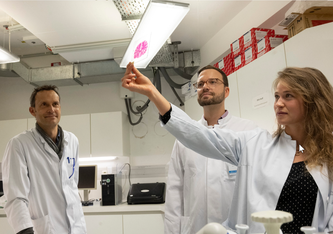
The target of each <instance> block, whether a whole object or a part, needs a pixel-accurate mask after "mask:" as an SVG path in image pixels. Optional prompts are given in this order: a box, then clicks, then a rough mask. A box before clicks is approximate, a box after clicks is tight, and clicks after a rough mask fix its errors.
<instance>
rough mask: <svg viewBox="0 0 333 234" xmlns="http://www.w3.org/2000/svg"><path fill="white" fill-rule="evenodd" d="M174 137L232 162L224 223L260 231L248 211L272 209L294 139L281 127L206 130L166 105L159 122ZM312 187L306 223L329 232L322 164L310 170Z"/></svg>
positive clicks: (331, 207) (330, 197) (331, 193)
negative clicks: (165, 116) (164, 119)
mask: <svg viewBox="0 0 333 234" xmlns="http://www.w3.org/2000/svg"><path fill="white" fill-rule="evenodd" d="M164 127H165V128H166V129H167V130H168V131H169V132H170V133H171V134H173V135H174V136H175V137H176V138H177V139H178V140H179V141H180V142H182V143H183V144H184V145H185V146H186V147H189V148H191V149H192V150H194V151H196V152H198V153H201V154H204V155H205V156H207V157H210V158H214V159H221V160H223V161H226V162H229V163H232V164H234V165H238V171H237V178H236V185H235V190H234V196H233V200H232V204H231V209H230V213H229V218H228V219H227V221H225V222H224V225H225V226H227V227H229V228H232V229H235V225H236V224H237V223H244V224H248V225H249V226H250V233H263V232H264V226H263V225H262V224H260V223H256V222H252V221H251V214H252V213H254V212H258V211H264V210H275V208H276V205H277V202H278V198H279V196H280V193H281V191H282V187H283V185H284V183H285V181H286V179H287V177H288V174H289V172H290V169H291V167H292V164H293V160H294V155H295V151H296V141H294V140H292V139H291V137H290V136H289V135H287V134H286V133H285V132H283V133H282V135H281V136H280V137H275V138H273V137H272V136H271V135H270V134H269V133H268V132H267V131H266V130H263V129H259V128H257V129H255V130H252V131H244V132H233V131H230V130H226V129H220V128H215V129H207V128H206V127H204V126H202V125H201V124H199V123H197V122H196V121H193V120H191V119H190V118H189V117H188V116H187V115H186V114H185V113H184V112H183V111H181V110H180V109H179V108H177V107H176V106H174V105H172V112H171V118H170V120H169V121H168V123H167V124H166V125H165V126H164ZM310 173H311V175H312V177H313V178H314V180H315V182H316V184H317V186H318V196H317V201H316V206H315V211H314V216H313V221H312V226H314V227H316V228H317V230H318V231H319V232H327V231H333V217H332V214H333V190H332V182H330V181H329V179H328V177H327V176H325V175H327V167H326V165H324V167H323V168H322V171H321V170H320V168H319V167H317V168H314V169H312V170H310Z"/></svg>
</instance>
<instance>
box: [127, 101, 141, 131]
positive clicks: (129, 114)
mask: <svg viewBox="0 0 333 234" xmlns="http://www.w3.org/2000/svg"><path fill="white" fill-rule="evenodd" d="M127 101H129V102H130V101H131V99H130V98H129V99H128V100H127V99H126V98H125V104H126V110H127V117H128V120H129V122H130V124H131V125H132V126H134V125H137V124H139V123H140V122H141V120H142V113H140V118H139V120H138V121H137V122H135V123H133V122H132V119H131V113H130V111H129V107H128V105H129V104H128V103H127Z"/></svg>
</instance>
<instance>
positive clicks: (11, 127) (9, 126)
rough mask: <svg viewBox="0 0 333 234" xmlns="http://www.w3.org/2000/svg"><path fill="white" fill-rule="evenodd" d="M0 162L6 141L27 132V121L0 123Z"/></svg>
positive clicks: (5, 121) (17, 120)
mask: <svg viewBox="0 0 333 234" xmlns="http://www.w3.org/2000/svg"><path fill="white" fill-rule="evenodd" d="M0 129H1V130H0V162H1V161H2V158H3V154H4V152H5V149H6V146H7V143H8V141H9V140H10V139H11V138H13V137H14V136H16V135H18V134H20V133H22V132H24V131H26V130H27V119H15V120H3V121H0Z"/></svg>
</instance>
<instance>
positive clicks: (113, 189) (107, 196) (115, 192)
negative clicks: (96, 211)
mask: <svg viewBox="0 0 333 234" xmlns="http://www.w3.org/2000/svg"><path fill="white" fill-rule="evenodd" d="M121 182H122V178H121V173H119V174H106V175H102V179H101V186H102V201H101V205H102V206H115V205H118V204H119V203H121V202H122V186H121Z"/></svg>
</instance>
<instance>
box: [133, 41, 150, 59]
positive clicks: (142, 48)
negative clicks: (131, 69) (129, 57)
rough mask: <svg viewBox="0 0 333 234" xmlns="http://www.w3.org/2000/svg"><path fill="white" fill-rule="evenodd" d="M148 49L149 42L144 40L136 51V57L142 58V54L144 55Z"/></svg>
mask: <svg viewBox="0 0 333 234" xmlns="http://www.w3.org/2000/svg"><path fill="white" fill-rule="evenodd" d="M147 49H148V42H147V41H143V42H141V43H140V44H139V45H138V46H137V47H136V49H135V51H134V58H135V59H136V58H140V57H141V56H142V55H144V54H145V53H146V52H147Z"/></svg>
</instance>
